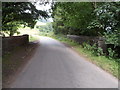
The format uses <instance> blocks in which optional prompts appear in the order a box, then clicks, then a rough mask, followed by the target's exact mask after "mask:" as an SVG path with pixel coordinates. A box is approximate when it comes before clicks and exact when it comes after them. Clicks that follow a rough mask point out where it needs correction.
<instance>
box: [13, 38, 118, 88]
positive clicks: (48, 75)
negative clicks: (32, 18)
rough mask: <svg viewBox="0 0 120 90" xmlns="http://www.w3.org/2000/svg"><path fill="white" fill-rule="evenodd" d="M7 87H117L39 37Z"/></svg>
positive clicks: (89, 65)
mask: <svg viewBox="0 0 120 90" xmlns="http://www.w3.org/2000/svg"><path fill="white" fill-rule="evenodd" d="M39 44H40V45H39V46H38V48H37V50H36V53H35V55H34V56H33V57H32V58H31V60H30V61H29V62H28V64H27V65H26V66H25V68H24V69H23V70H22V72H20V74H19V75H18V76H17V78H16V80H15V81H14V82H13V83H12V84H11V88H118V81H117V79H115V78H114V77H113V76H111V75H110V74H108V73H106V72H105V71H103V70H102V69H100V68H98V67H97V66H96V65H94V64H92V63H90V62H89V61H87V60H85V59H84V58H83V57H80V56H79V55H78V54H77V53H76V52H75V51H73V50H71V49H70V48H68V47H66V46H64V45H63V44H62V43H60V42H59V41H56V40H54V39H51V38H48V37H40V40H39Z"/></svg>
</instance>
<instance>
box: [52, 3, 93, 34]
mask: <svg viewBox="0 0 120 90" xmlns="http://www.w3.org/2000/svg"><path fill="white" fill-rule="evenodd" d="M92 11H93V7H92V3H85V2H80V3H78V2H77V3H76V2H64V3H63V2H62V3H55V5H54V7H53V14H52V16H53V20H54V31H55V33H62V34H71V33H76V34H77V33H78V34H79V35H80V34H85V33H86V32H87V30H86V29H87V26H88V24H89V23H90V21H91V19H92V18H93V17H94V15H93V14H92Z"/></svg>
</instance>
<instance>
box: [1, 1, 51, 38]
mask: <svg viewBox="0 0 120 90" xmlns="http://www.w3.org/2000/svg"><path fill="white" fill-rule="evenodd" d="M42 17H43V18H47V17H49V16H48V14H47V12H45V11H41V10H37V9H36V7H35V6H34V4H32V3H31V2H3V3H2V30H3V32H6V33H8V34H9V35H10V36H12V35H13V34H14V33H16V32H17V28H18V27H19V25H21V24H23V25H24V26H28V27H31V28H33V27H34V25H35V24H36V20H37V19H40V18H42Z"/></svg>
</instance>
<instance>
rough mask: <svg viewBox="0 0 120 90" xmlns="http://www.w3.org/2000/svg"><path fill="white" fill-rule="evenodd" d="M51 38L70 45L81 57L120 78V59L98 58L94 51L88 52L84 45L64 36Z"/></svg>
mask: <svg viewBox="0 0 120 90" xmlns="http://www.w3.org/2000/svg"><path fill="white" fill-rule="evenodd" d="M50 37H52V38H54V39H57V40H59V41H61V42H63V43H66V44H68V45H70V46H71V47H72V48H73V49H74V50H75V51H77V52H78V53H79V54H80V55H82V56H83V57H85V58H87V60H89V61H90V62H92V63H94V64H96V65H97V66H99V67H101V68H102V69H104V70H105V71H107V72H109V73H111V74H112V75H113V76H115V77H116V78H119V75H118V69H119V65H120V64H119V63H118V61H120V59H113V58H111V59H109V58H108V57H107V56H96V55H95V54H93V52H92V51H89V50H86V49H85V48H83V47H82V45H80V44H78V43H77V42H75V41H73V40H70V39H68V38H65V37H64V36H63V35H50ZM118 64H119V65H118ZM119 79H120V78H119Z"/></svg>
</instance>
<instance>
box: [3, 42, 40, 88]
mask: <svg viewBox="0 0 120 90" xmlns="http://www.w3.org/2000/svg"><path fill="white" fill-rule="evenodd" d="M37 47H38V41H35V42H30V43H29V44H28V45H26V46H22V47H17V48H15V49H14V50H13V51H12V52H10V53H9V54H6V56H4V57H3V59H2V87H3V88H9V85H10V84H11V83H12V82H13V81H14V79H15V77H16V76H17V75H18V74H19V72H20V71H21V70H22V69H23V67H24V66H25V65H26V64H27V62H28V61H29V60H30V59H31V57H33V55H34V53H35V51H36V49H37Z"/></svg>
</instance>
